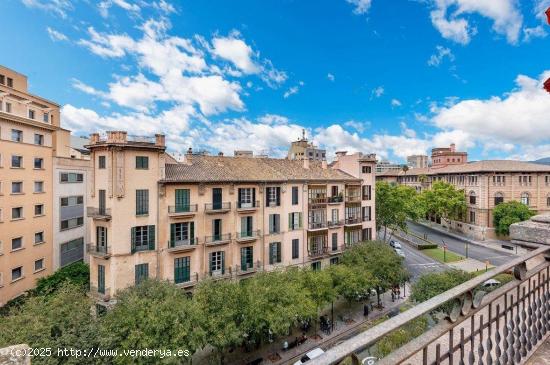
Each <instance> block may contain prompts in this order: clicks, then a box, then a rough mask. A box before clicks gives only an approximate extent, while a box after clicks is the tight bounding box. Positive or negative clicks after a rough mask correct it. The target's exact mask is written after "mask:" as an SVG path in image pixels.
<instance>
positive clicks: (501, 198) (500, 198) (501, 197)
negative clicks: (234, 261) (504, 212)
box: [495, 193, 504, 206]
mask: <svg viewBox="0 0 550 365" xmlns="http://www.w3.org/2000/svg"><path fill="white" fill-rule="evenodd" d="M500 203H504V194H502V193H496V194H495V206H497V205H499V204H500Z"/></svg>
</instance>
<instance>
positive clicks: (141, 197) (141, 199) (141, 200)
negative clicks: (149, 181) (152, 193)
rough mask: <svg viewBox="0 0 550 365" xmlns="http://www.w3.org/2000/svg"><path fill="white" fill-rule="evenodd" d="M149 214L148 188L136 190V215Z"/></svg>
mask: <svg viewBox="0 0 550 365" xmlns="http://www.w3.org/2000/svg"><path fill="white" fill-rule="evenodd" d="M146 214H149V190H147V189H139V190H136V215H146Z"/></svg>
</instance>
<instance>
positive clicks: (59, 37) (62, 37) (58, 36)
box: [46, 27, 69, 42]
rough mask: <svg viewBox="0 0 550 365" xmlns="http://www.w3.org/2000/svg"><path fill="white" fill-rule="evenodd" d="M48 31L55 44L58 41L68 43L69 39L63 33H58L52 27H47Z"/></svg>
mask: <svg viewBox="0 0 550 365" xmlns="http://www.w3.org/2000/svg"><path fill="white" fill-rule="evenodd" d="M46 31H47V32H48V35H49V36H50V39H51V40H52V41H54V42H56V41H68V40H69V38H68V37H67V36H66V35H65V34H63V33H61V32H58V31H57V30H55V29H52V28H50V27H46Z"/></svg>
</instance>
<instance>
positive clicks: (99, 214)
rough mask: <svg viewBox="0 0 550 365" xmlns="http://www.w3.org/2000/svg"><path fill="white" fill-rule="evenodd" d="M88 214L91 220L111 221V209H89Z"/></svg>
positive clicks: (87, 209)
mask: <svg viewBox="0 0 550 365" xmlns="http://www.w3.org/2000/svg"><path fill="white" fill-rule="evenodd" d="M86 213H87V216H88V217H89V218H94V219H104V220H109V219H111V208H94V207H87V208H86Z"/></svg>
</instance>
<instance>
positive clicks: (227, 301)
mask: <svg viewBox="0 0 550 365" xmlns="http://www.w3.org/2000/svg"><path fill="white" fill-rule="evenodd" d="M193 301H194V302H195V303H196V305H197V307H198V308H199V316H200V317H199V321H198V322H197V324H198V325H199V326H200V327H201V328H202V329H203V330H204V332H205V336H206V339H207V341H208V344H209V345H211V346H212V347H213V348H214V349H216V351H217V356H218V359H219V361H220V363H221V364H223V362H224V354H225V351H227V350H228V349H229V348H232V347H235V346H239V345H241V344H242V342H243V339H244V337H243V334H244V332H243V330H242V328H241V321H242V311H243V308H242V307H243V305H244V303H245V300H244V298H243V291H242V288H241V285H239V284H238V283H234V282H230V281H226V280H218V281H214V280H204V281H202V282H200V283H199V285H198V286H197V288H196V289H195V291H194V293H193Z"/></svg>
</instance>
